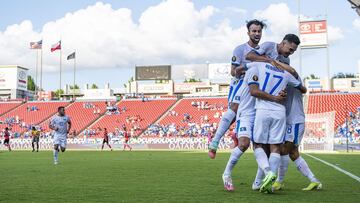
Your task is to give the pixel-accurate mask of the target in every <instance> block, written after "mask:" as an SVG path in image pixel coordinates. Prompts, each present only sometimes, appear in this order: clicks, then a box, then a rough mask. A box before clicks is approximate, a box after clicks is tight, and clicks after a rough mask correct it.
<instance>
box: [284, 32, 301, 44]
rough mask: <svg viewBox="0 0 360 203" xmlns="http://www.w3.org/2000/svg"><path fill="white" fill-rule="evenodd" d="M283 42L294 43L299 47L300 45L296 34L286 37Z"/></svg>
mask: <svg viewBox="0 0 360 203" xmlns="http://www.w3.org/2000/svg"><path fill="white" fill-rule="evenodd" d="M283 40H286V41H288V42H292V43H295V44H296V45H299V44H300V39H299V37H298V36H297V35H295V34H287V35H285V37H284V39H283Z"/></svg>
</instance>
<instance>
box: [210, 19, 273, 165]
mask: <svg viewBox="0 0 360 203" xmlns="http://www.w3.org/2000/svg"><path fill="white" fill-rule="evenodd" d="M246 27H247V29H248V33H247V34H248V36H249V41H248V42H246V43H244V44H242V45H240V46H238V47H236V48H235V50H234V52H233V57H232V58H231V75H232V76H233V78H232V80H231V83H230V91H229V96H228V102H229V108H228V110H227V111H226V112H225V114H224V115H223V117H222V118H221V121H220V123H219V127H218V129H217V130H216V133H215V136H214V138H213V140H212V142H211V143H210V145H209V153H208V155H209V157H210V158H211V159H214V158H215V156H216V151H217V148H218V146H219V141H220V139H221V138H222V137H223V136H224V134H225V132H226V131H227V130H228V129H229V127H230V125H231V124H232V123H233V122H234V120H235V118H236V112H237V110H238V106H239V100H240V96H239V95H238V91H239V89H240V87H241V85H242V84H243V80H242V79H241V78H240V76H241V75H243V74H244V64H246V63H248V62H250V61H248V60H246V59H245V57H246V55H247V54H248V53H249V52H250V51H252V50H254V49H257V48H258V44H259V42H260V39H261V36H262V29H263V28H264V27H266V24H265V23H264V22H262V21H259V20H256V19H254V20H251V21H249V22H247V24H246ZM234 142H235V146H237V139H235V140H234Z"/></svg>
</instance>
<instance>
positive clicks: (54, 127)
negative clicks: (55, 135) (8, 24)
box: [49, 120, 58, 131]
mask: <svg viewBox="0 0 360 203" xmlns="http://www.w3.org/2000/svg"><path fill="white" fill-rule="evenodd" d="M49 128H50V129H51V130H55V131H57V130H58V127H56V126H55V125H54V121H53V120H51V121H50V123H49Z"/></svg>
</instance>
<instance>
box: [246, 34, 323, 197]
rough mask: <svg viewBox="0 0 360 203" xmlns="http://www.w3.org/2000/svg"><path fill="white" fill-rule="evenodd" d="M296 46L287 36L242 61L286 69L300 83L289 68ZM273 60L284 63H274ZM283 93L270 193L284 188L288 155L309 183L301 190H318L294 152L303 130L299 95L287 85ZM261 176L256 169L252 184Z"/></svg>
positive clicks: (297, 42) (288, 35) (295, 37)
mask: <svg viewBox="0 0 360 203" xmlns="http://www.w3.org/2000/svg"><path fill="white" fill-rule="evenodd" d="M298 44H300V40H299V38H298V37H297V36H296V35H294V34H287V35H285V37H284V39H283V40H282V41H281V42H280V43H279V44H276V43H274V42H264V43H263V44H261V46H260V48H259V49H258V50H256V51H253V52H250V53H249V54H248V55H247V57H246V58H247V59H249V60H254V61H265V62H269V63H272V64H274V65H276V66H278V67H281V68H283V69H285V70H287V71H288V72H289V73H291V74H293V76H294V77H295V78H297V79H298V80H299V81H300V82H301V78H300V77H299V76H298V74H297V72H296V71H295V69H293V68H292V67H290V66H289V64H290V59H289V56H290V55H291V54H293V53H294V52H295V51H296V49H297V46H298ZM276 60H278V61H281V62H284V63H285V64H282V63H278V62H277V61H276ZM286 90H287V92H288V96H287V100H286V101H287V102H286V124H287V130H286V135H285V141H286V143H285V145H281V158H280V166H279V172H278V174H279V176H278V179H277V181H276V182H275V183H274V185H273V188H274V190H280V189H282V188H283V187H284V184H283V179H284V176H285V173H286V171H287V169H288V164H289V153H290V158H291V160H292V161H294V163H295V165H296V167H297V168H298V170H299V171H300V173H301V174H303V175H304V176H306V177H307V178H308V179H309V180H310V181H311V183H310V184H309V186H308V187H307V188H304V189H303V190H313V189H321V188H322V184H321V182H320V181H319V180H318V179H316V177H315V176H314V174H313V173H312V171H311V170H310V168H309V166H308V165H307V163H306V161H305V160H304V159H303V158H302V157H300V155H299V150H298V146H299V143H300V142H301V139H302V137H303V134H304V131H305V129H304V126H305V113H304V108H303V100H302V93H301V92H300V91H299V90H297V89H296V88H293V87H291V86H288V87H287V88H286ZM262 176H263V174H262V171H261V170H258V173H257V176H256V178H255V181H254V184H255V185H256V184H259V183H261V177H262ZM254 184H253V186H254ZM253 188H254V187H253ZM255 189H256V188H255Z"/></svg>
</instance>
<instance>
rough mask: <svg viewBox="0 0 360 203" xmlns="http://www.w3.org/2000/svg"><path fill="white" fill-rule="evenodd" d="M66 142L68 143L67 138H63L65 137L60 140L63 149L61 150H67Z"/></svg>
mask: <svg viewBox="0 0 360 203" xmlns="http://www.w3.org/2000/svg"><path fill="white" fill-rule="evenodd" d="M66 144H67V140H66V138H63V139H61V140H60V149H61V152H65V150H66Z"/></svg>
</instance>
